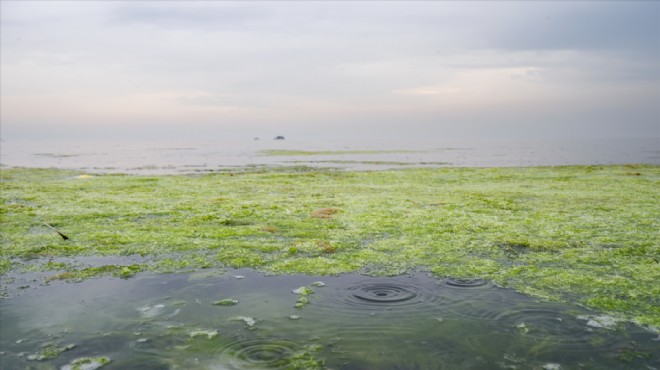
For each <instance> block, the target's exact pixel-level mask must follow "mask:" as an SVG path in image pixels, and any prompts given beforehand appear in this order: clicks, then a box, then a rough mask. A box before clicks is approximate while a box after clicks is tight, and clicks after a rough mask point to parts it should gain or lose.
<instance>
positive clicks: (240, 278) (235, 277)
mask: <svg viewBox="0 0 660 370" xmlns="http://www.w3.org/2000/svg"><path fill="white" fill-rule="evenodd" d="M233 278H234V279H238V280H242V279H245V276H243V275H234V276H233Z"/></svg>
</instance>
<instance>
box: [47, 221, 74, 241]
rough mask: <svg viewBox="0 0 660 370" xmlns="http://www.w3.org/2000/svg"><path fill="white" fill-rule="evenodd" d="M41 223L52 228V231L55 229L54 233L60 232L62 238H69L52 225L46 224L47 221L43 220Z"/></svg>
mask: <svg viewBox="0 0 660 370" xmlns="http://www.w3.org/2000/svg"><path fill="white" fill-rule="evenodd" d="M43 224H44V225H46V226H48V227H49V228H50V229H51V230H53V231H55V232H56V233H58V234H60V236H61V237H62V239H64V240H67V239H69V237H68V236H66V235H64V234H62V233H61V232H59V231H58V230H57V229H56V228H54V227H52V226H50V225H49V224H47V223H45V222H44V223H43Z"/></svg>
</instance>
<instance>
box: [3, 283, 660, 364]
mask: <svg viewBox="0 0 660 370" xmlns="http://www.w3.org/2000/svg"><path fill="white" fill-rule="evenodd" d="M19 280H20V279H17V280H15V281H19ZM37 281H38V280H37ZM22 288H23V289H14V290H12V291H11V294H10V296H9V297H8V298H6V299H3V300H0V312H1V314H0V315H1V317H0V318H1V319H2V325H1V326H0V347H1V349H0V352H1V355H0V365H2V366H1V368H2V369H69V368H75V366H74V365H75V363H74V362H75V361H76V359H81V358H82V359H89V361H88V363H87V365H89V367H88V369H91V368H103V369H104V370H105V369H297V368H299V369H314V368H318V369H381V370H388V369H392V370H393V369H653V368H660V360H659V357H660V342H659V341H658V335H657V334H656V333H652V332H650V331H648V330H645V329H643V328H640V327H638V326H635V325H633V324H631V323H627V322H622V321H618V320H616V319H614V318H611V317H608V316H604V315H599V314H597V313H594V312H590V311H588V310H585V309H583V308H580V307H576V306H570V305H563V304H553V303H541V302H537V301H535V300H534V299H532V298H529V297H527V296H524V295H521V294H518V293H516V292H514V291H511V290H508V289H502V288H499V287H496V286H494V285H492V284H491V283H489V282H487V281H483V280H471V279H436V278H433V277H429V276H427V275H425V274H415V275H410V276H400V277H391V278H382V277H369V276H363V275H358V274H352V275H342V276H333V277H328V276H303V275H292V276H265V275H263V274H261V273H258V272H255V271H252V270H226V271H220V270H206V271H202V272H195V273H182V274H154V273H142V274H138V275H137V276H135V277H134V278H131V279H128V280H123V279H118V278H109V277H106V278H97V279H92V280H86V281H83V282H79V283H71V282H61V281H56V282H51V283H49V284H48V285H42V284H39V283H36V282H33V283H31V284H27V285H23V286H22ZM301 288H303V289H301ZM99 359H104V361H101V362H103V363H101V362H97V363H94V362H93V361H92V360H96V361H98V360H99ZM95 366H96V367H95ZM81 368H82V367H81Z"/></svg>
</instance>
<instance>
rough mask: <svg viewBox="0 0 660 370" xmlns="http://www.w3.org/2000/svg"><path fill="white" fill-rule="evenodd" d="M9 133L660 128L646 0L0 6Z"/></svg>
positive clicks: (657, 15)
mask: <svg viewBox="0 0 660 370" xmlns="http://www.w3.org/2000/svg"><path fill="white" fill-rule="evenodd" d="M0 31H1V32H0V112H1V113H0V123H1V125H0V134H1V135H2V138H3V139H8V138H28V139H29V138H41V137H51V138H52V137H54V138H58V137H68V138H77V137H81V138H94V137H97V138H106V137H115V138H127V137H136V138H155V137H159V138H160V137H162V138H182V137H186V138H213V137H225V136H227V137H231V136H249V137H250V138H251V137H253V136H263V137H268V136H274V135H288V136H301V137H320V138H324V137H338V138H340V137H366V138H369V137H392V138H397V137H408V138H414V137H424V138H433V137H498V138H515V137H540V138H544V137H553V138H554V137H560V138H561V137H649V136H651V137H660V2H653V1H650V2H636V1H587V2H578V1H558V2H543V1H533V2H532V1H512V2H498V1H488V2H479V1H467V2H452V1H423V2H415V1H386V2H378V1H355V2H330V1H322V2H302V1H292V2H278V1H268V2H258V1H247V2H232V1H199V2H191V1H186V2H183V1H164V2H159V1H126V2H124V1H74V2H60V1H20V2H19V1H6V0H3V1H0Z"/></svg>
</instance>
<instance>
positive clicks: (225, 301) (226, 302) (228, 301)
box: [213, 298, 238, 306]
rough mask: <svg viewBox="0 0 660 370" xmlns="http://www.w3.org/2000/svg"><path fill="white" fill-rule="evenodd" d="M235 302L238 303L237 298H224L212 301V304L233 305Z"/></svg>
mask: <svg viewBox="0 0 660 370" xmlns="http://www.w3.org/2000/svg"><path fill="white" fill-rule="evenodd" d="M237 304H238V299H236V298H226V299H221V300H219V301H215V302H213V305H214V306H234V305H237Z"/></svg>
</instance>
